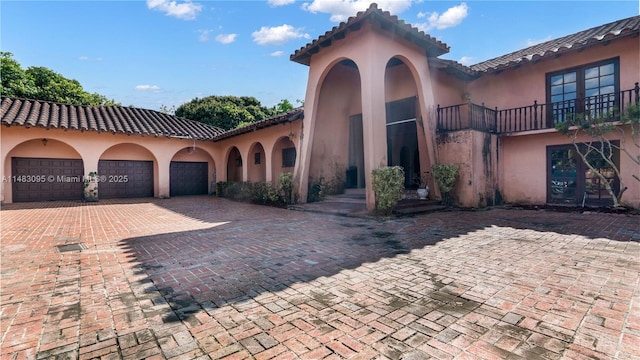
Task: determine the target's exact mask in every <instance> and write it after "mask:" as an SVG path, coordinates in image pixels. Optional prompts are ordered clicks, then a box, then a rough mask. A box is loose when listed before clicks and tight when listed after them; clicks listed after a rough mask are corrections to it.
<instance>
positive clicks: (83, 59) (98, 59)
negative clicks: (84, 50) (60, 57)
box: [78, 55, 102, 61]
mask: <svg viewBox="0 0 640 360" xmlns="http://www.w3.org/2000/svg"><path fill="white" fill-rule="evenodd" d="M78 59H79V60H82V61H102V58H101V57H99V56H98V57H94V58H92V57H89V56H84V55H83V56H80V57H79V58H78Z"/></svg>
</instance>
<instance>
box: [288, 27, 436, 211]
mask: <svg viewBox="0 0 640 360" xmlns="http://www.w3.org/2000/svg"><path fill="white" fill-rule="evenodd" d="M394 58H396V59H398V60H400V61H402V62H403V63H404V64H406V66H407V68H408V69H409V72H408V73H410V74H411V75H412V77H411V78H412V79H413V81H414V83H415V88H416V90H417V97H418V113H419V114H420V116H419V117H420V119H425V120H426V121H425V122H424V127H423V129H424V132H425V133H426V134H427V135H426V136H425V142H426V143H427V144H426V146H425V147H426V148H427V149H429V151H426V152H427V153H426V154H424V155H425V156H426V157H427V158H428V161H427V163H428V164H432V163H435V154H434V152H435V150H434V149H435V145H434V144H433V142H432V141H433V137H432V135H431V134H432V132H431V129H433V128H434V126H435V119H431V118H427V116H426V114H427V109H429V108H431V107H433V106H434V101H433V91H432V87H431V79H430V74H429V66H428V60H427V58H426V57H425V55H424V49H421V48H419V47H417V46H415V45H414V44H412V43H410V42H408V41H406V40H404V39H402V38H398V37H394V36H391V35H390V34H389V33H388V32H387V31H385V30H383V29H381V28H380V24H378V23H375V22H373V23H369V22H366V23H364V24H362V26H361V28H360V29H359V30H357V31H351V32H348V33H347V34H346V37H345V38H344V39H336V40H335V41H333V42H332V44H331V46H329V47H326V48H322V49H321V50H320V52H319V53H316V54H314V55H313V56H312V57H311V60H310V67H309V80H308V82H307V93H306V96H305V117H304V127H305V131H307V134H306V135H308V136H307V137H306V138H305V142H303V144H302V148H301V154H300V160H301V161H300V165H299V167H298V169H297V170H296V173H297V175H298V176H299V180H300V190H301V199H302V200H303V201H304V200H306V190H307V185H308V181H309V178H310V177H311V174H312V172H311V170H312V169H314V168H315V167H316V166H317V165H315V164H314V161H313V159H314V158H315V157H316V156H317V155H314V154H319V152H320V151H325V153H326V154H329V153H327V151H331V150H330V148H333V147H336V146H343V144H347V142H343V141H344V139H347V138H346V137H344V136H343V135H341V134H340V132H341V129H342V128H335V129H333V132H332V133H331V134H330V136H331V138H333V141H332V142H331V143H327V144H328V146H325V149H324V150H322V149H320V148H318V146H317V145H316V144H315V142H317V141H323V139H324V138H325V136H320V135H319V134H322V133H321V132H322V130H321V128H320V127H321V126H325V125H326V123H323V122H322V121H321V120H323V119H326V118H327V115H329V114H327V113H326V112H327V111H329V112H331V111H333V110H327V109H328V108H331V107H335V106H336V104H337V105H339V104H343V101H341V99H339V95H337V94H332V95H333V96H329V95H326V96H325V95H324V94H325V93H326V92H327V91H326V87H325V83H327V84H330V83H329V82H327V78H328V77H329V76H331V72H332V71H333V70H334V68H335V67H337V66H338V65H336V64H338V63H340V62H341V61H343V60H346V59H348V60H350V61H351V62H352V63H353V64H355V67H356V68H357V71H358V75H359V81H358V82H357V83H356V84H354V85H350V86H349V87H348V89H358V88H359V89H360V100H359V101H358V100H357V99H356V100H355V103H356V104H361V109H362V124H363V153H364V174H365V188H366V202H367V208H368V209H370V210H373V209H374V208H375V197H374V193H373V188H372V186H371V185H372V184H371V176H370V174H371V171H372V170H373V169H377V168H380V167H383V166H386V165H387V149H386V115H385V113H386V111H385V102H386V101H387V99H399V98H401V97H402V96H403V94H401V93H398V94H389V93H386V91H385V90H386V89H387V84H386V83H385V77H386V75H385V74H387V71H386V70H387V66H388V64H389V61H390V60H391V59H394ZM339 66H342V65H339ZM401 70H402V69H399V71H401ZM392 71H395V70H392ZM328 86H331V85H328ZM389 89H391V87H390V88H389ZM400 89H404V87H400ZM399 91H405V90H399ZM349 96H351V95H350V94H349ZM334 101H335V102H334ZM335 111H336V114H337V115H340V116H342V118H343V119H344V120H345V121H346V120H347V119H348V115H353V114H357V113H349V112H348V110H347V109H341V111H338V110H335ZM323 112H324V114H323ZM431 121H433V124H432V123H431ZM316 131H318V132H319V134H318V133H316ZM343 151H344V156H345V158H346V156H347V153H346V147H345V148H344V150H343ZM421 156H422V154H421ZM325 158H327V156H325ZM314 171H315V170H314Z"/></svg>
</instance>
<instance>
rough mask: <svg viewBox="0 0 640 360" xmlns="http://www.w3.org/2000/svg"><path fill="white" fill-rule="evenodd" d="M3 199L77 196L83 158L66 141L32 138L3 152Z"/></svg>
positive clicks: (49, 198)
mask: <svg viewBox="0 0 640 360" xmlns="http://www.w3.org/2000/svg"><path fill="white" fill-rule="evenodd" d="M3 160H4V169H3V170H4V172H3V174H8V176H7V177H6V179H5V180H6V181H3V183H4V184H3V185H4V194H5V199H4V201H5V202H7V203H11V202H21V201H48V200H80V199H82V180H83V175H84V161H83V159H82V156H81V155H80V153H79V152H78V151H77V150H76V149H75V148H74V147H73V146H71V145H69V144H67V143H66V142H63V141H60V140H55V139H51V138H35V139H31V140H27V141H23V142H21V143H20V144H17V145H16V146H14V147H13V148H12V149H11V150H10V151H8V152H7V154H6V155H5V158H4V159H3Z"/></svg>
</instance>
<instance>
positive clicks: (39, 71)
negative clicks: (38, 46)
mask: <svg viewBox="0 0 640 360" xmlns="http://www.w3.org/2000/svg"><path fill="white" fill-rule="evenodd" d="M0 73H1V74H2V82H1V85H0V93H2V95H4V96H11V97H19V98H26V99H33V100H43V101H53V102H59V103H65V104H74V105H117V103H116V102H114V101H113V100H109V99H107V98H106V97H105V96H103V95H100V94H97V93H89V92H86V91H85V90H84V89H83V88H82V85H80V83H79V82H78V81H77V80H73V79H67V78H66V77H64V76H62V75H61V74H58V73H56V72H55V71H53V70H51V69H48V68H46V67H42V66H31V67H29V68H27V69H26V70H25V69H23V68H22V66H21V65H20V63H18V62H17V61H16V60H15V59H14V58H13V54H12V53H10V52H0Z"/></svg>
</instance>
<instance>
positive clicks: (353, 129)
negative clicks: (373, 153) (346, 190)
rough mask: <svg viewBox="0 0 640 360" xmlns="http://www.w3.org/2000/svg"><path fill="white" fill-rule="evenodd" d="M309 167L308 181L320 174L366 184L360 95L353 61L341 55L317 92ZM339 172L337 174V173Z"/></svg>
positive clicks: (353, 183)
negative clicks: (341, 58) (342, 57)
mask: <svg viewBox="0 0 640 360" xmlns="http://www.w3.org/2000/svg"><path fill="white" fill-rule="evenodd" d="M316 111H317V115H316V117H315V124H314V126H315V128H314V135H313V140H312V150H311V158H310V167H309V181H310V183H311V182H312V181H314V180H316V179H318V178H320V177H323V178H324V179H325V180H330V179H332V178H334V177H335V176H336V175H337V176H339V177H340V178H342V179H345V175H347V177H346V184H345V185H351V187H358V188H364V187H365V169H364V146H363V125H362V95H361V84H360V72H359V69H358V66H357V65H356V63H355V62H353V61H352V60H350V59H343V60H341V61H339V62H337V63H336V64H335V65H333V67H332V68H331V70H329V71H328V73H327V75H326V77H325V78H324V81H323V82H322V85H321V88H320V93H319V96H318V106H317V110H316ZM336 172H340V174H336Z"/></svg>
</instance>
